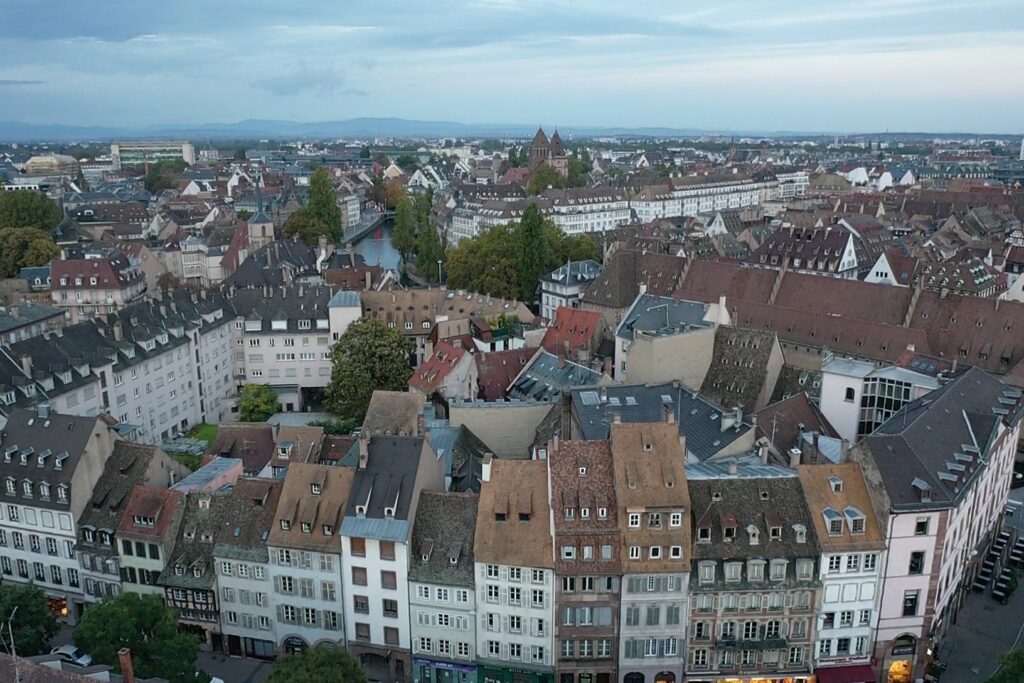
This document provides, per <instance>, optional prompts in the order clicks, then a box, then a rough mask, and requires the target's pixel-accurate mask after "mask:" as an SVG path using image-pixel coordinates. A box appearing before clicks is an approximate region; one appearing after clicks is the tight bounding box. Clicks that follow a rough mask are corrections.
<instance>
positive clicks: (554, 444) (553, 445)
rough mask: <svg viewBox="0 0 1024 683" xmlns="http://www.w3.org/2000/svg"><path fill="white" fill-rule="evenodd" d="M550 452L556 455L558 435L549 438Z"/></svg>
mask: <svg viewBox="0 0 1024 683" xmlns="http://www.w3.org/2000/svg"><path fill="white" fill-rule="evenodd" d="M551 452H552V453H557V452H558V434H554V435H552V437H551Z"/></svg>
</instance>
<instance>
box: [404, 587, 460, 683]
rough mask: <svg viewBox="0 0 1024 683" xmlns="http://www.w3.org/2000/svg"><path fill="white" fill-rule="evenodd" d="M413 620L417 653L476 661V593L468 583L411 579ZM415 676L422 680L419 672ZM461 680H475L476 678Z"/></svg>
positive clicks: (414, 645)
mask: <svg viewBox="0 0 1024 683" xmlns="http://www.w3.org/2000/svg"><path fill="white" fill-rule="evenodd" d="M409 601H410V604H409V622H410V628H411V631H412V633H411V637H412V653H413V656H417V657H424V658H435V657H437V658H440V659H443V660H451V661H455V662H465V663H466V664H467V665H472V664H473V663H474V662H475V661H476V594H475V592H474V591H473V589H472V588H470V587H466V586H447V585H440V584H434V583H423V582H416V581H411V582H410V583H409ZM413 677H414V679H417V680H419V679H418V676H417V674H416V671H415V669H414V673H413ZM460 680H463V681H466V680H468V681H470V682H475V678H469V679H467V678H466V677H465V675H463V676H462V677H460Z"/></svg>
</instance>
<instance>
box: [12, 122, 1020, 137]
mask: <svg viewBox="0 0 1024 683" xmlns="http://www.w3.org/2000/svg"><path fill="white" fill-rule="evenodd" d="M536 130H537V127H536V126H535V125H533V124H522V123H459V122H456V121H418V120H412V119H401V118H356V119H344V120H340V121H318V122H301V121H281V120H274V119H245V120H243V121H238V122H236V123H203V124H196V125H173V124H168V125H154V126H141V127H116V126H72V125H61V124H34V123H24V122H18V121H0V141H2V142H35V141H53V142H70V141H86V140H96V141H100V140H103V141H106V140H122V139H125V140H147V139H149V140H153V139H158V138H184V139H188V140H225V139H260V138H277V139H281V138H284V139H294V138H312V139H316V138H373V137H399V138H401V137H428V138H436V137H461V138H467V137H522V138H527V137H531V136H532V135H533V134H534V132H535V131H536ZM562 130H563V132H568V131H571V133H572V134H573V135H575V136H577V137H595V136H610V137H611V136H614V137H637V138H644V137H661V138H666V137H667V138H670V137H693V136H699V135H736V136H755V137H756V136H765V137H775V138H784V137H802V138H808V137H831V135H832V134H831V133H823V132H818V133H806V132H804V133H802V132H799V131H763V130H762V131H757V130H719V131H713V130H707V129H698V128H671V127H640V128H630V127H626V126H608V127H600V126H568V127H563V129H562ZM549 132H550V131H549ZM972 135H979V134H970V133H889V132H887V133H862V134H844V135H842V137H844V138H851V137H859V138H872V139H880V140H881V139H894V138H899V139H903V140H906V139H931V138H934V137H970V136H972ZM991 137H1005V138H1010V137H1013V136H1006V135H992V136H991Z"/></svg>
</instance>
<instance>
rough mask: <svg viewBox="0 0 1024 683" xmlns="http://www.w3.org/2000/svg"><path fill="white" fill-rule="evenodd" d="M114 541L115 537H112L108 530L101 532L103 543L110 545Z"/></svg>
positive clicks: (101, 541)
mask: <svg viewBox="0 0 1024 683" xmlns="http://www.w3.org/2000/svg"><path fill="white" fill-rule="evenodd" d="M112 541H113V539H112V538H111V537H110V534H109V533H108V532H106V531H101V532H100V543H102V544H103V545H107V546H109V545H110V544H111V542H112Z"/></svg>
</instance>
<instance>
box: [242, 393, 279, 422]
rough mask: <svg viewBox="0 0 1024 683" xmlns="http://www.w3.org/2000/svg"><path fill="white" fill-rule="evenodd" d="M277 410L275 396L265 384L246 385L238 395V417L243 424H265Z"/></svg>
mask: <svg viewBox="0 0 1024 683" xmlns="http://www.w3.org/2000/svg"><path fill="white" fill-rule="evenodd" d="M279 409H280V408H279V406H278V403H277V394H275V393H274V390H273V389H271V388H270V387H269V386H268V385H266V384H246V385H245V386H244V387H242V390H241V391H240V392H239V393H238V416H239V417H240V418H242V421H243V422H266V421H267V419H268V418H270V416H271V415H273V414H274V413H276V412H277V411H278V410H279Z"/></svg>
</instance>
